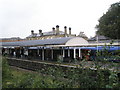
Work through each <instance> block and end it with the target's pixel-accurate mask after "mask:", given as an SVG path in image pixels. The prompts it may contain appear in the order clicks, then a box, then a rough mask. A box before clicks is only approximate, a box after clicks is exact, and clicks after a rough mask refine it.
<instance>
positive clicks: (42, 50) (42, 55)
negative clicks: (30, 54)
mask: <svg viewBox="0 0 120 90" xmlns="http://www.w3.org/2000/svg"><path fill="white" fill-rule="evenodd" d="M44 58H45V57H44V47H43V49H42V60H43V61H44Z"/></svg>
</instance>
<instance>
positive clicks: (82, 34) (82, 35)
mask: <svg viewBox="0 0 120 90" xmlns="http://www.w3.org/2000/svg"><path fill="white" fill-rule="evenodd" d="M78 36H79V37H82V38H84V39H86V40H88V37H87V36H86V35H85V34H84V32H80V33H79V35H78Z"/></svg>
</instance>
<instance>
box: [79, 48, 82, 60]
mask: <svg viewBox="0 0 120 90" xmlns="http://www.w3.org/2000/svg"><path fill="white" fill-rule="evenodd" d="M81 57H82V56H81V49H80V48H79V59H81Z"/></svg>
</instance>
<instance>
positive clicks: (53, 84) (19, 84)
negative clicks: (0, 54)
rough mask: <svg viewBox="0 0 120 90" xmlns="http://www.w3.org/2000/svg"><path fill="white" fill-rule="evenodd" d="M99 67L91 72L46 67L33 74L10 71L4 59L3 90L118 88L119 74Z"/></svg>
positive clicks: (82, 68)
mask: <svg viewBox="0 0 120 90" xmlns="http://www.w3.org/2000/svg"><path fill="white" fill-rule="evenodd" d="M97 64H98V63H97ZM97 66H98V67H97V70H91V69H89V68H84V67H80V66H78V67H77V68H62V67H60V66H49V65H44V68H43V69H42V70H40V71H38V72H35V73H33V72H25V71H20V70H16V69H10V68H9V66H8V64H7V61H6V60H5V58H4V61H3V68H4V72H3V75H5V74H6V75H5V76H4V77H3V88H118V87H119V80H118V76H117V73H114V72H111V71H109V70H101V69H100V68H99V65H97ZM8 74H9V75H8Z"/></svg>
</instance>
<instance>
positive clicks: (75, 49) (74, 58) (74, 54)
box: [74, 48, 76, 59]
mask: <svg viewBox="0 0 120 90" xmlns="http://www.w3.org/2000/svg"><path fill="white" fill-rule="evenodd" d="M74 59H76V48H74Z"/></svg>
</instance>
